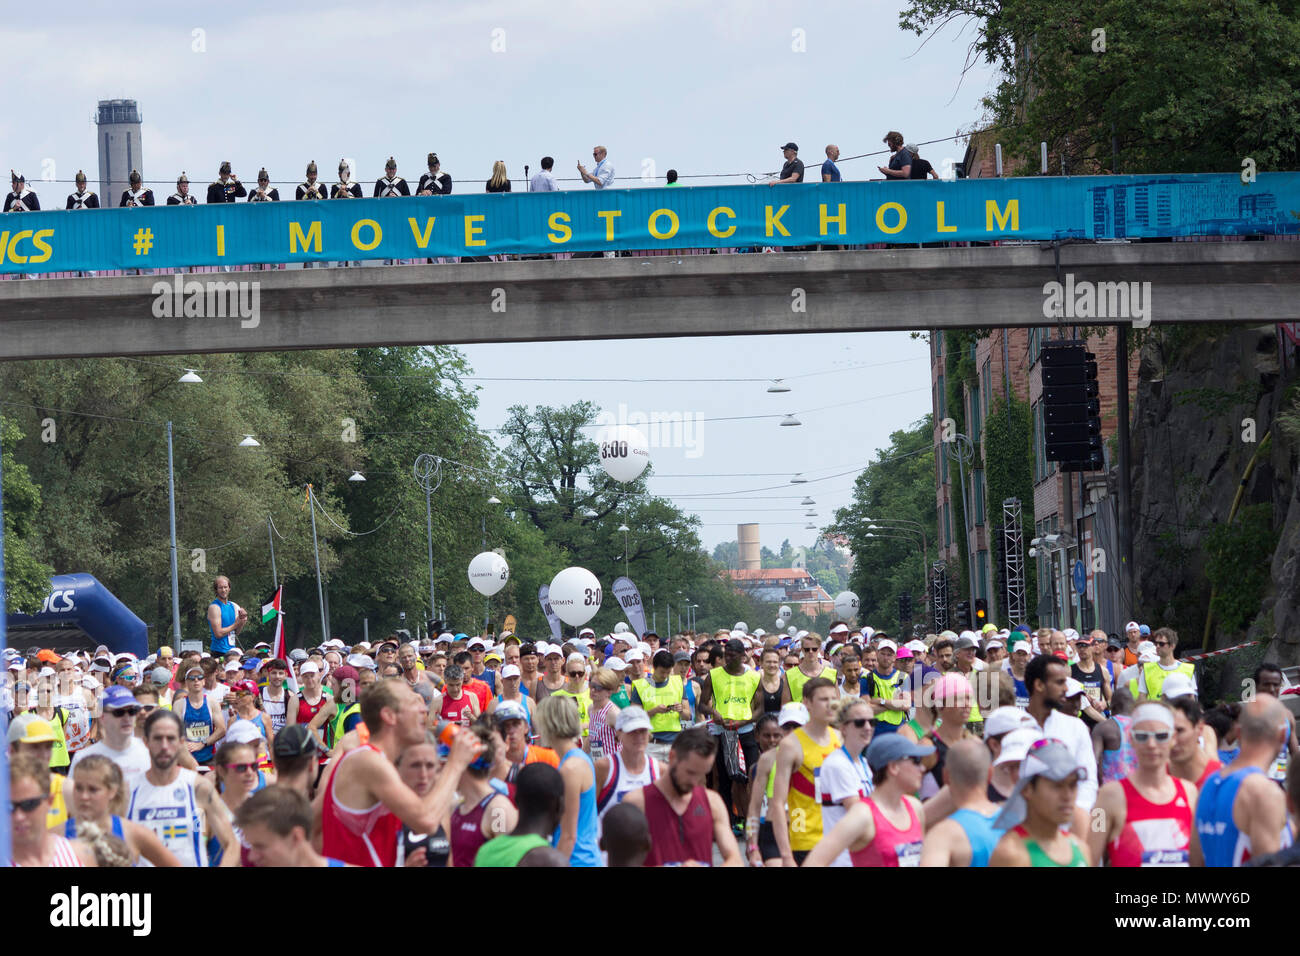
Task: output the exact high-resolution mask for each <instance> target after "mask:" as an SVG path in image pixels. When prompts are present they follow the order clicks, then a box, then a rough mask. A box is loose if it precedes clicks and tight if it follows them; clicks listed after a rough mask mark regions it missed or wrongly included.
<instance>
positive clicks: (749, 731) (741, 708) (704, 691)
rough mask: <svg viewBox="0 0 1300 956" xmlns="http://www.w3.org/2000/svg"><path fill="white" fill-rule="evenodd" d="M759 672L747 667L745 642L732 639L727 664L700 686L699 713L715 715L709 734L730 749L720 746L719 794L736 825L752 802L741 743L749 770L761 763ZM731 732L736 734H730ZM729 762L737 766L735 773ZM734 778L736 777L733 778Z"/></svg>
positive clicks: (726, 649) (726, 653) (725, 654)
mask: <svg viewBox="0 0 1300 956" xmlns="http://www.w3.org/2000/svg"><path fill="white" fill-rule="evenodd" d="M759 681H760V675H759V672H758V671H756V670H750V669H748V668H746V667H745V644H744V642H743V641H741V640H740V639H739V638H735V637H733V638H731V639H730V640H728V641H727V643H726V644H725V645H724V651H723V663H722V666H721V667H715V668H713V669H712V670H710V671H709V676H708V679H707V680H705V681H704V682H703V684H702V686H701V687H700V703H699V713H700V714H703V715H706V716H708V717H711V718H712V720H711V722H710V724H709V733H711V734H714V735H715V736H721V737H722V739H723V742H724V743H725V746H726V747H727V748H729V750H728V751H727V752H726V753H724V752H723V751H722V749H721V748H719V754H718V760H717V762H716V763H715V764H714V769H715V771H716V772H717V775H718V778H717V779H718V794H719V796H721V797H722V803H723V805H724V806H726V807H727V809H728V812H729V813H730V814H731V818H732V824H733V825H734V824H735V823H737V822H739V821H742V820H743V819H744V813H745V808H746V807H747V806H748V805H749V779H748V777H747V776H745V775H743V774H742V773H740V770H739V765H738V762H737V761H736V760H735V750H736V746H737V744H738V745H739V747H740V750H741V752H742V753H743V754H744V756H745V769H746V770H748V769H749V768H752V767H753V766H754V765H755V764H756V763H757V762H758V737H757V736H756V735H755V734H754V721H755V719H756V716H755V715H756V712H757V711H761V709H762V706H763V698H762V695H761V694H759V693H758V686H759ZM728 734H735V735H736V736H734V737H728V736H727V735H728ZM728 763H731V764H733V765H735V766H736V769H737V772H736V773H735V774H734V775H733V774H732V773H730V772H729V771H728ZM733 777H734V779H733Z"/></svg>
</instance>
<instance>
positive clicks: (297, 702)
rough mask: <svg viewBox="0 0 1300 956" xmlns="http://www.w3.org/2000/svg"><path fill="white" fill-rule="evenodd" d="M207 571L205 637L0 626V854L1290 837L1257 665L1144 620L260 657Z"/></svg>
mask: <svg viewBox="0 0 1300 956" xmlns="http://www.w3.org/2000/svg"><path fill="white" fill-rule="evenodd" d="M223 582H224V579H222V580H221V581H219V582H218V598H217V600H216V601H214V602H213V606H212V607H213V608H215V612H214V613H212V614H211V615H210V620H211V621H212V622H213V623H212V643H211V645H210V647H211V648H212V649H211V650H209V651H207V652H198V651H188V652H185V653H181V654H176V653H175V652H174V651H173V650H172V649H171V648H169V647H162V648H160V649H159V651H158V652H157V653H156V654H154V655H151V656H150V657H148V658H146V659H144V660H137V659H135V658H134V657H132V656H131V655H129V654H118V655H113V654H111V653H109V652H108V650H107V649H106V648H100V649H98V650H97V651H95V652H94V653H69V654H66V655H60V654H57V653H55V652H54V651H53V650H49V649H45V650H38V651H32V652H29V653H28V654H27V655H24V654H23V653H21V652H19V651H17V650H10V651H8V652H6V655H7V656H6V659H5V662H4V663H5V680H4V682H3V684H2V685H0V691H2V694H3V700H2V701H0V705H2V706H3V709H4V710H5V711H6V712H7V713H8V714H9V716H10V721H9V729H8V734H7V743H8V755H9V756H8V763H9V783H10V801H11V808H10V824H11V833H12V847H13V857H14V863H15V864H16V865H19V866H83V865H84V866H94V865H98V866H131V865H136V866H192V867H193V866H349V865H350V866H416V867H422V866H424V867H427V866H432V867H444V866H642V865H644V866H710V865H722V866H744V865H750V866H891V867H892V866H955V867H961V866H1047V867H1050V866H1100V865H1110V866H1189V865H1190V866H1201V865H1205V866H1240V865H1252V866H1255V865H1295V864H1296V863H1297V862H1300V856H1298V852H1300V851H1298V850H1297V848H1296V847H1295V846H1294V836H1295V828H1296V823H1297V820H1298V819H1300V781H1298V780H1297V773H1296V771H1295V769H1294V763H1295V761H1294V759H1293V758H1294V757H1296V756H1297V753H1296V751H1297V737H1296V733H1295V721H1294V718H1293V717H1292V715H1291V713H1290V712H1289V711H1288V709H1287V708H1286V707H1285V706H1284V705H1283V703H1282V697H1283V695H1284V687H1283V685H1284V681H1283V677H1282V674H1281V672H1280V671H1279V670H1278V669H1277V668H1276V667H1272V666H1269V665H1265V666H1262V667H1260V668H1259V669H1258V670H1257V671H1256V672H1255V673H1254V674H1253V678H1252V680H1250V681H1248V682H1244V683H1245V689H1244V692H1243V693H1242V694H1241V695H1240V696H1241V697H1242V702H1239V703H1233V704H1225V705H1218V706H1214V707H1210V706H1209V702H1203V701H1201V700H1200V699H1199V698H1198V688H1197V682H1196V675H1195V672H1194V670H1193V667H1192V665H1190V664H1188V663H1184V662H1181V661H1179V660H1178V658H1177V657H1176V656H1175V655H1176V652H1177V646H1178V637H1177V635H1176V634H1175V633H1174V632H1173V631H1172V630H1169V629H1168V628H1159V629H1156V630H1155V631H1153V632H1152V631H1150V630H1149V629H1147V628H1146V627H1144V626H1142V625H1139V624H1138V623H1137V622H1133V623H1131V624H1129V625H1128V627H1127V628H1126V632H1125V634H1124V635H1123V636H1119V635H1112V636H1108V635H1106V634H1105V633H1104V632H1100V631H1094V632H1093V633H1092V634H1089V635H1087V636H1082V635H1079V634H1077V633H1076V632H1074V631H1072V630H1065V631H1057V630H1051V629H1040V630H1038V631H1035V632H1030V631H1029V630H1028V629H1026V628H1017V629H1015V630H1006V629H1003V630H998V629H997V628H995V627H994V626H993V625H987V626H986V627H985V628H984V630H983V633H979V634H977V633H974V632H970V631H965V632H962V633H961V634H954V633H952V632H950V631H945V632H943V633H941V634H931V635H927V636H926V637H925V638H923V639H914V640H909V641H906V642H905V643H900V642H897V641H895V640H894V639H892V638H891V637H890V636H888V635H886V634H884V633H881V632H877V631H873V630H872V629H871V628H869V627H867V628H861V629H859V628H857V627H855V626H853V625H851V624H848V623H843V622H835V623H833V624H832V626H831V627H830V629H829V633H828V634H827V635H826V636H822V635H820V634H817V633H809V632H802V631H801V632H798V633H796V634H794V635H786V634H776V635H768V634H765V633H763V631H762V630H761V629H755V630H752V631H751V630H750V629H749V628H748V627H747V626H746V625H745V624H744V623H743V622H738V623H737V624H736V626H735V627H734V628H732V629H730V630H723V631H718V632H716V633H713V634H690V633H688V634H674V635H672V636H671V637H666V638H663V639H661V638H660V637H659V636H658V635H656V634H645V635H642V636H640V637H638V636H637V635H636V634H635V633H633V632H631V631H628V630H624V629H623V628H624V627H625V626H624V625H620V631H619V632H616V633H612V634H607V635H603V636H601V635H597V634H595V633H594V632H593V631H592V630H591V629H589V628H587V629H583V630H581V631H580V632H579V633H578V634H577V635H576V636H575V637H573V638H572V639H570V640H566V641H564V642H563V643H550V642H547V641H544V640H537V641H534V640H527V639H524V638H523V637H521V636H520V635H516V634H512V633H510V632H509V631H506V632H503V633H500V634H495V635H483V636H468V635H466V634H463V633H450V632H446V633H441V634H440V635H438V636H437V637H428V638H424V639H421V640H418V641H413V640H411V639H410V636H409V634H407V633H406V632H399V633H398V634H394V635H392V636H391V638H389V639H387V640H381V641H379V642H377V643H376V644H374V645H373V646H371V645H369V644H367V643H365V642H362V643H359V644H354V645H352V646H347V645H345V644H344V642H343V641H341V640H337V639H334V640H329V641H326V642H325V643H324V644H322V645H321V646H319V647H316V648H310V649H295V650H293V651H291V652H290V653H288V654H287V655H286V656H284V657H273V656H272V651H271V648H270V647H269V646H268V645H266V644H258V645H256V646H254V647H252V648H251V649H250V650H249V651H248V652H247V653H244V652H241V650H240V649H239V648H238V646H236V643H235V642H236V641H237V639H238V636H239V631H240V630H242V626H243V623H244V620H245V618H244V617H243V616H239V615H237V614H236V613H235V612H233V611H231V612H230V613H227V611H228V605H229V601H228V585H227V589H226V591H225V592H224V593H223V592H222V591H221V585H222V583H223ZM227 618H229V620H227ZM548 636H549V635H548Z"/></svg>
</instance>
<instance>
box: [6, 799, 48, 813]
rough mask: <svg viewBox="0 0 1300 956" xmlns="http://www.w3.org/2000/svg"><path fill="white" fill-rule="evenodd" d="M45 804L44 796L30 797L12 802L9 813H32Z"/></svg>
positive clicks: (10, 802)
mask: <svg viewBox="0 0 1300 956" xmlns="http://www.w3.org/2000/svg"><path fill="white" fill-rule="evenodd" d="M44 802H45V797H44V796H43V795H42V796H39V797H28V798H27V799H26V800H10V801H9V811H10V812H11V813H13V812H14V811H17V810H21V811H22V812H23V813H31V812H32V811H33V810H35V809H36V808H37V807H39V806H40V805H41V804H42V803H44Z"/></svg>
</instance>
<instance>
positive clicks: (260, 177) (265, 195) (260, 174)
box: [248, 167, 280, 202]
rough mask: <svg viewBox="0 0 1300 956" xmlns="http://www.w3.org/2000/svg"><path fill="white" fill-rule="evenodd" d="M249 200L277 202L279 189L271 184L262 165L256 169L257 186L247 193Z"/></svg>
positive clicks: (269, 177) (268, 175)
mask: <svg viewBox="0 0 1300 956" xmlns="http://www.w3.org/2000/svg"><path fill="white" fill-rule="evenodd" d="M248 201H249V202H279V201H280V190H278V189H275V188H273V187H272V186H271V176H270V174H269V173H267V171H266V167H262V168H261V169H259V170H258V171H257V188H256V189H254V190H253V191H252V192H251V193H249V194H248Z"/></svg>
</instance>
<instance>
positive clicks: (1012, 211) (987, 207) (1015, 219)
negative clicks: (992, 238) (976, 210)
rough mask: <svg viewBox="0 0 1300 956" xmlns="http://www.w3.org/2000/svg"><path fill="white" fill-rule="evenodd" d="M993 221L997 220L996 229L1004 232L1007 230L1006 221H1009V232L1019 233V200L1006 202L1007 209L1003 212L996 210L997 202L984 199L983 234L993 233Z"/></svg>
mask: <svg viewBox="0 0 1300 956" xmlns="http://www.w3.org/2000/svg"><path fill="white" fill-rule="evenodd" d="M994 219H997V221H998V228H999V229H1001V230H1004V231H1005V230H1006V228H1007V220H1008V219H1010V220H1011V231H1012V232H1019V231H1020V200H1019V199H1009V200H1007V208H1006V211H1005V212H1003V211H1002V210H1001V209H999V208H998V202H997V200H996V199H986V200H985V201H984V231H985V232H992V231H993V220H994Z"/></svg>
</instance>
